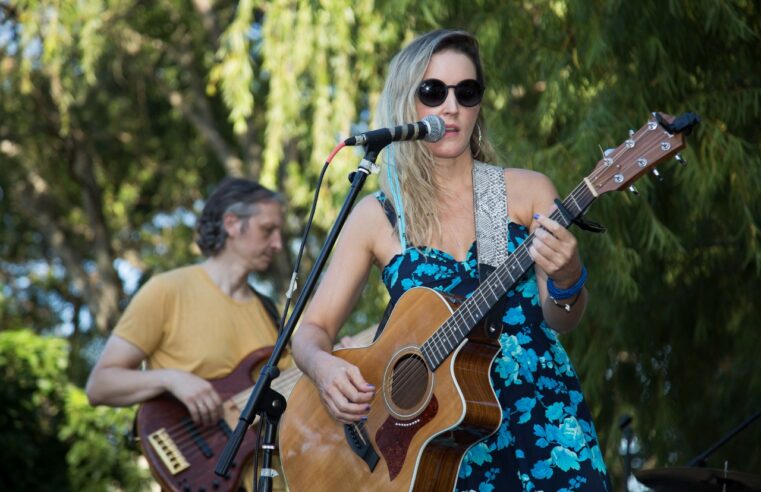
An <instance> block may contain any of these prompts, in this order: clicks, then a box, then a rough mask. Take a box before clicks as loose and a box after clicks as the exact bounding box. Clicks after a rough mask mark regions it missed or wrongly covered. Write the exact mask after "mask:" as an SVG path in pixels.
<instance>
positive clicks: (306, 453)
mask: <svg viewBox="0 0 761 492" xmlns="http://www.w3.org/2000/svg"><path fill="white" fill-rule="evenodd" d="M698 121H699V120H698V118H697V116H695V115H692V114H691V113H687V114H685V115H682V116H680V117H679V118H673V117H671V116H668V115H663V114H657V113H655V114H653V118H652V119H651V120H650V121H648V122H647V124H645V125H644V126H643V127H642V128H641V129H639V130H638V131H637V132H633V131H632V132H630V136H629V138H628V139H626V141H625V142H624V143H622V144H621V145H619V146H618V147H616V148H615V149H614V150H613V151H612V152H610V153H608V154H607V155H605V156H604V157H603V158H602V159H601V160H600V161H599V162H598V163H597V166H596V167H595V170H594V171H593V172H592V173H591V174H590V175H588V176H587V177H586V178H584V180H583V181H582V182H581V183H580V184H579V185H578V186H577V187H576V188H575V189H574V190H573V192H571V194H570V195H569V196H568V197H567V198H566V199H565V200H564V201H563V202H562V205H563V207H558V209H557V210H555V211H554V212H553V213H552V214H551V215H550V217H551V218H552V219H554V220H556V221H558V222H559V223H561V224H562V225H563V226H565V227H569V226H570V225H571V223H572V221H573V220H575V219H576V218H577V217H579V216H580V215H581V214H582V213H583V212H584V211H585V210H586V209H587V207H589V205H590V204H591V203H592V202H593V201H594V200H595V199H596V198H597V197H598V196H600V195H602V194H603V193H607V192H609V191H615V190H620V189H623V188H625V187H628V186H629V184H630V183H632V182H633V181H635V180H636V179H638V178H639V177H640V176H641V175H642V174H644V173H645V172H647V171H648V170H651V169H653V168H654V166H656V165H657V164H658V163H660V162H661V161H663V160H665V159H668V158H670V157H672V156H674V155H675V154H676V153H677V152H678V151H679V150H681V149H682V148H683V147H684V146H685V142H684V137H685V135H686V134H689V131H690V130H691V128H692V126H693V125H694V124H696V123H697V122H698ZM558 203H559V201H558ZM533 237H534V235H533V234H530V235H529V236H528V237H527V239H526V240H525V241H524V242H523V243H522V244H521V245H520V246H519V247H518V248H517V249H516V250H515V252H514V253H513V254H511V255H510V256H509V257H508V258H507V259H506V260H505V262H504V263H503V264H501V265H500V266H499V267H497V268H496V269H495V270H494V271H493V272H492V273H491V275H490V276H489V277H487V278H486V279H485V280H483V281H482V282H481V284H480V285H479V287H478V289H476V290H475V291H474V292H473V293H472V295H471V296H470V297H469V298H468V299H467V300H464V301H461V300H458V299H455V298H452V297H450V296H448V295H445V294H442V293H439V292H436V291H434V290H431V289H428V288H425V287H416V288H413V289H410V290H409V291H407V292H406V293H405V294H404V295H402V296H401V297H400V298H399V300H398V302H397V304H396V306H395V308H394V310H393V312H392V313H391V316H390V317H389V319H388V322H387V324H386V327H385V329H384V330H383V333H382V335H381V336H380V337H379V338H378V339H377V340H376V341H375V342H374V343H373V344H372V345H370V346H369V347H367V348H358V349H344V350H338V351H336V352H335V355H336V356H337V357H340V358H342V359H344V360H346V361H348V362H350V363H351V364H354V365H356V366H358V367H359V369H360V371H361V372H362V375H363V376H364V378H365V379H366V380H367V381H368V382H369V383H371V384H373V385H375V387H376V388H377V390H376V391H377V393H376V396H375V398H374V400H373V401H372V402H371V408H370V411H369V412H368V417H367V420H364V421H360V422H358V423H356V424H352V425H344V424H341V423H339V422H337V421H336V420H334V419H333V418H332V417H331V416H330V414H329V413H328V412H327V411H326V410H325V408H324V406H323V405H322V403H321V401H320V397H319V393H318V391H317V389H316V388H315V386H314V385H313V384H312V383H311V381H308V380H307V379H306V378H302V379H301V380H300V381H299V382H298V383H297V384H296V386H295V388H294V389H293V392H292V393H291V396H290V399H289V402H288V408H287V410H286V411H285V414H284V415H283V417H282V418H281V423H280V431H279V435H280V442H279V444H280V459H281V463H282V466H283V471H284V473H285V477H286V482H287V484H288V486H289V489H290V490H291V491H292V492H302V491H310V492H316V491H329V492H334V491H336V490H353V491H392V490H393V491H402V490H414V491H431V492H439V491H445V490H453V489H454V486H455V483H456V480H457V473H458V469H459V466H460V462H461V460H462V457H463V456H464V454H465V452H466V451H467V450H468V449H469V448H470V447H471V446H473V445H474V444H476V443H477V442H478V441H480V440H482V439H484V438H486V437H487V436H489V435H491V434H493V433H494V432H496V431H497V430H498V428H499V425H500V423H501V421H502V411H501V408H500V404H499V402H498V400H497V398H496V395H495V393H494V390H493V388H492V386H491V383H490V378H489V373H490V368H491V365H492V362H493V360H494V358H495V357H496V355H497V354H498V352H499V350H500V346H499V340H498V335H499V333H496V334H495V333H489V330H488V329H487V328H486V327H485V326H484V325H483V323H482V318H483V317H484V315H485V314H486V313H487V312H488V311H489V309H490V308H491V307H492V306H493V305H494V304H495V303H496V302H497V301H498V300H499V299H500V298H501V297H502V296H504V295H505V293H506V292H507V291H508V290H509V289H510V288H511V287H512V286H513V284H515V283H516V281H517V280H518V279H520V278H521V276H522V275H523V274H524V273H525V272H526V271H527V270H528V269H529V268H530V267H531V266H532V265H533V260H532V259H531V257H530V255H529V253H528V247H529V245H530V244H531V243H532V240H533Z"/></svg>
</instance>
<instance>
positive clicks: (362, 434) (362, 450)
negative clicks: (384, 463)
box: [344, 422, 380, 472]
mask: <svg viewBox="0 0 761 492" xmlns="http://www.w3.org/2000/svg"><path fill="white" fill-rule="evenodd" d="M344 434H345V435H346V441H347V442H348V443H349V447H350V448H351V450H352V451H354V453H355V454H356V455H357V456H359V457H360V458H361V459H362V461H364V462H365V463H367V467H368V468H370V471H371V472H372V471H373V470H375V467H376V466H377V465H378V461H380V458H379V457H378V453H376V452H375V449H373V446H372V444H371V443H370V436H368V435H367V430H366V429H365V424H363V423H361V422H360V423H357V424H352V425H348V424H344Z"/></svg>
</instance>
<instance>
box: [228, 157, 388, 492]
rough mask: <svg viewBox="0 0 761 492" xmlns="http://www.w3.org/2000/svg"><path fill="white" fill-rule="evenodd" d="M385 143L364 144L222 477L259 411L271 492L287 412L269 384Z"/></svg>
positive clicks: (265, 489)
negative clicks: (278, 433) (277, 445)
mask: <svg viewBox="0 0 761 492" xmlns="http://www.w3.org/2000/svg"><path fill="white" fill-rule="evenodd" d="M384 146H385V145H384V144H368V145H367V146H366V147H365V156H364V157H363V158H362V161H361V162H360V163H359V167H358V168H357V170H356V171H355V172H353V173H351V174H350V175H349V180H350V181H351V188H350V189H349V194H348V195H347V196H346V199H345V200H344V204H343V206H342V207H341V211H340V212H339V213H338V217H337V218H336V222H335V224H333V228H332V229H331V230H330V233H329V234H328V237H327V238H326V239H325V244H324V245H323V247H322V250H321V251H320V256H318V257H317V260H316V262H315V264H314V266H313V267H312V271H311V272H309V277H308V278H307V280H306V282H305V283H304V288H303V290H302V291H301V294H299V298H298V299H297V301H296V303H295V304H294V306H293V311H292V313H291V317H290V318H288V323H287V324H286V326H285V327H284V328H283V330H282V331H281V333H280V335H279V336H278V339H277V342H276V343H275V346H274V348H273V349H272V354H270V357H269V359H268V360H267V364H265V366H264V367H263V368H262V370H261V373H260V374H259V379H257V381H256V385H255V386H254V389H253V390H252V391H251V395H250V396H249V398H248V402H247V403H246V406H245V407H244V408H243V411H242V412H241V414H240V419H239V420H238V425H237V427H236V428H235V432H233V434H232V436H230V438H229V439H228V441H227V444H226V445H225V448H224V450H222V455H221V456H220V458H219V461H218V462H217V467H216V468H215V469H214V473H216V474H217V475H219V476H222V477H225V476H227V474H228V471H229V469H230V466H231V464H232V462H233V459H235V455H236V454H237V453H238V450H239V449H240V445H241V444H242V443H243V438H244V437H245V434H246V431H247V430H248V428H249V427H250V426H251V425H252V424H253V422H254V414H255V413H259V414H260V415H261V416H262V419H261V420H262V422H264V424H265V441H266V444H265V446H264V447H263V448H264V458H263V463H262V476H263V478H264V480H262V483H261V484H260V485H261V486H260V488H259V492H269V491H270V490H272V476H274V473H273V470H272V469H271V468H269V467H270V466H271V463H272V451H273V450H274V448H275V444H274V443H275V442H276V437H275V434H276V430H277V423H278V421H279V418H280V415H282V414H283V412H285V406H286V403H285V398H284V397H283V395H281V394H280V393H278V392H276V391H274V390H273V389H272V388H271V387H270V386H271V384H272V380H273V379H275V378H277V377H278V376H279V375H280V370H279V369H278V368H277V363H278V362H279V361H280V358H281V357H282V355H283V352H284V351H285V347H286V344H287V343H288V341H289V340H290V339H291V336H292V335H293V331H294V330H295V328H296V322H297V321H298V320H299V318H300V317H301V313H302V312H303V311H304V308H305V307H306V302H307V300H308V299H309V297H310V296H311V294H312V291H313V290H314V287H315V285H316V284H317V279H318V278H319V276H320V273H321V272H322V269H323V268H324V266H325V263H326V262H327V260H328V256H330V252H331V250H332V249H333V245H334V244H335V242H336V239H338V234H339V232H340V231H341V229H342V228H343V225H344V222H346V219H347V218H348V217H349V212H351V209H352V207H353V206H354V202H355V201H356V199H357V196H359V192H360V191H361V190H362V187H363V186H364V184H365V180H366V179H367V176H368V175H369V174H370V173H371V172H372V169H373V168H374V167H375V160H376V159H377V158H378V154H379V153H380V151H381V150H382V149H383V147H384ZM265 475H267V476H265Z"/></svg>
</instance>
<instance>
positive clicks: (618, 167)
mask: <svg viewBox="0 0 761 492" xmlns="http://www.w3.org/2000/svg"><path fill="white" fill-rule="evenodd" d="M699 122H700V119H699V118H698V117H697V116H696V115H694V114H693V113H685V114H683V115H681V116H679V117H676V118H675V117H674V116H670V115H667V114H664V113H653V115H652V117H651V118H650V121H648V122H647V123H646V124H645V125H643V126H642V128H640V129H639V130H637V131H636V132H630V134H629V138H627V139H626V140H625V141H624V142H623V143H621V145H619V146H618V147H616V148H615V149H613V150H612V151H611V152H609V153H607V155H605V156H604V157H603V158H602V159H600V160H599V161H598V162H597V165H596V166H595V170H594V171H593V172H592V173H591V174H590V175H589V176H587V177H586V178H585V181H586V182H587V185H589V186H590V187H591V189H592V190H593V193H594V194H595V196H599V195H602V194H603V193H607V192H609V191H618V190H621V189H624V188H627V187H629V186H630V185H631V184H632V183H633V182H634V181H636V180H637V179H639V177H640V176H642V175H643V174H645V173H646V172H648V171H650V170H652V169H655V166H657V165H658V164H660V163H661V162H663V161H665V160H667V159H669V158H671V157H673V156H674V155H675V154H676V153H677V152H679V151H680V150H682V149H683V148H684V147H685V146H686V145H687V144H686V143H685V136H686V135H689V133H690V131H692V128H693V127H694V126H695V125H697V124H698V123H699Z"/></svg>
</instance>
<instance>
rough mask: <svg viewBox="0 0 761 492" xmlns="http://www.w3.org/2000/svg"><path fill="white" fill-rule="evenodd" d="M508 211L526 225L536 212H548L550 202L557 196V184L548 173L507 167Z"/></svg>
mask: <svg viewBox="0 0 761 492" xmlns="http://www.w3.org/2000/svg"><path fill="white" fill-rule="evenodd" d="M505 185H506V187H507V201H508V211H509V213H510V215H511V216H512V217H513V218H515V219H518V221H519V222H520V223H522V224H524V225H528V224H530V223H531V221H532V217H533V215H534V213H536V212H537V211H540V212H539V213H547V211H546V210H543V209H544V208H546V206H547V204H548V203H550V204H551V203H552V201H553V200H554V199H555V198H556V197H557V191H556V190H555V185H553V184H552V181H551V180H550V178H548V177H547V176H546V175H544V174H542V173H540V172H538V171H532V170H531V169H521V168H505Z"/></svg>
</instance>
